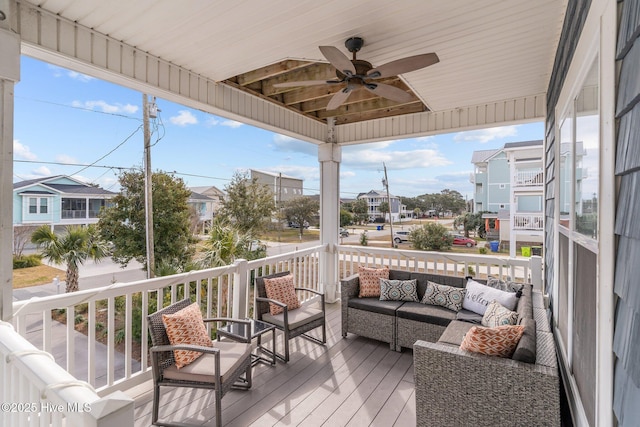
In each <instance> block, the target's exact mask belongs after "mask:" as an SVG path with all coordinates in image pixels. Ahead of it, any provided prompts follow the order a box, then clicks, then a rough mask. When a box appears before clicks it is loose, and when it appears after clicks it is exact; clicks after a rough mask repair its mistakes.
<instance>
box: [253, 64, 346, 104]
mask: <svg viewBox="0 0 640 427" xmlns="http://www.w3.org/2000/svg"><path fill="white" fill-rule="evenodd" d="M335 78H336V70H335V68H333V67H332V66H331V65H329V64H313V65H309V66H307V67H304V68H300V69H297V70H294V71H290V72H287V73H283V74H279V75H277V76H275V77H273V78H269V79H264V80H262V93H263V94H264V95H267V96H271V95H275V94H276V93H282V92H288V91H291V90H292V88H290V87H288V88H277V87H273V85H274V84H276V83H288V82H299V81H309V80H330V79H335Z"/></svg>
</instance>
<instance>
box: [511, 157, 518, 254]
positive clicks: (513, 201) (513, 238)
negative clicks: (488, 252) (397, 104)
mask: <svg viewBox="0 0 640 427" xmlns="http://www.w3.org/2000/svg"><path fill="white" fill-rule="evenodd" d="M515 176H516V159H515V158H514V157H513V156H512V155H511V154H510V155H509V227H510V228H511V230H509V256H510V257H515V256H516V244H517V241H518V238H517V236H516V229H515V225H516V223H515V213H516V209H517V208H518V203H517V202H518V201H517V198H516V195H515V191H514V187H515V184H516V180H515Z"/></svg>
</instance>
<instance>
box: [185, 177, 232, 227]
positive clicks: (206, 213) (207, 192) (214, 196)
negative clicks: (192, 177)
mask: <svg viewBox="0 0 640 427" xmlns="http://www.w3.org/2000/svg"><path fill="white" fill-rule="evenodd" d="M189 190H191V196H190V197H189V200H188V201H187V203H188V204H189V205H190V206H193V207H194V208H195V210H196V212H198V215H199V225H201V226H202V232H203V233H204V232H205V230H206V229H207V227H209V226H210V225H211V223H212V222H213V218H214V217H215V216H216V213H217V212H218V211H219V210H220V208H221V207H222V203H223V202H224V198H225V194H224V192H223V191H222V190H220V189H219V188H218V187H215V186H213V185H207V186H200V187H189Z"/></svg>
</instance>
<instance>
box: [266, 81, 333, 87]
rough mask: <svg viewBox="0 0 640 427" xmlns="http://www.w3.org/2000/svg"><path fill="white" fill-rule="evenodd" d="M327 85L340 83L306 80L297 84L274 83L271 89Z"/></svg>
mask: <svg viewBox="0 0 640 427" xmlns="http://www.w3.org/2000/svg"><path fill="white" fill-rule="evenodd" d="M327 83H340V80H307V81H299V82H285V83H275V84H274V85H273V87H298V86H315V85H323V84H327Z"/></svg>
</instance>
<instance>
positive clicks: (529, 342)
mask: <svg viewBox="0 0 640 427" xmlns="http://www.w3.org/2000/svg"><path fill="white" fill-rule="evenodd" d="M520 325H522V326H524V333H523V334H522V338H520V341H519V342H518V346H517V347H516V350H515V351H514V352H513V356H511V358H512V359H513V360H519V361H520V362H525V363H536V357H537V348H536V347H537V344H536V339H537V332H536V321H535V320H533V319H529V318H524V319H522V322H521V323H520Z"/></svg>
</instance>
